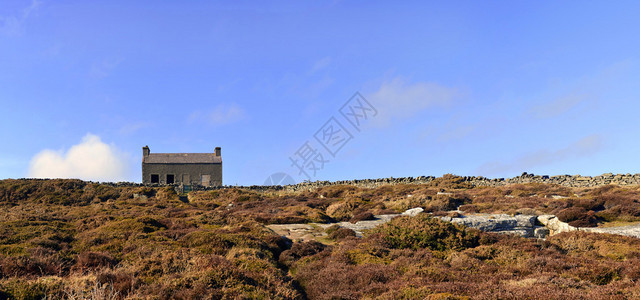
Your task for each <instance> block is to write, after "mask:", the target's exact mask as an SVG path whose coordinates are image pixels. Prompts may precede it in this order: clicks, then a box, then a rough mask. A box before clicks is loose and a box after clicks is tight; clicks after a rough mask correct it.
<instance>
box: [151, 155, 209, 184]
mask: <svg viewBox="0 0 640 300" xmlns="http://www.w3.org/2000/svg"><path fill="white" fill-rule="evenodd" d="M220 150H221V149H220V147H216V149H215V152H214V153H151V151H150V150H149V146H144V147H142V183H157V184H184V185H193V184H196V185H203V186H221V185H222V157H221V155H220Z"/></svg>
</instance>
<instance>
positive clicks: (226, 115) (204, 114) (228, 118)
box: [189, 103, 247, 126]
mask: <svg viewBox="0 0 640 300" xmlns="http://www.w3.org/2000/svg"><path fill="white" fill-rule="evenodd" d="M246 118H247V113H246V112H245V111H244V109H242V108H241V107H240V106H238V105H237V104H235V103H231V104H220V105H218V106H217V107H216V108H214V109H213V110H210V111H195V112H193V113H192V114H191V115H190V116H189V121H190V122H205V123H207V124H210V125H213V126H219V125H226V124H231V123H235V122H238V121H242V120H244V119H246Z"/></svg>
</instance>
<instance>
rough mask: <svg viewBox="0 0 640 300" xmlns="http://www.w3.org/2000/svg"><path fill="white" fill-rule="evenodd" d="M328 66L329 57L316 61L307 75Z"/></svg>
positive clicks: (329, 62)
mask: <svg viewBox="0 0 640 300" xmlns="http://www.w3.org/2000/svg"><path fill="white" fill-rule="evenodd" d="M329 64H331V57H328V56H327V57H325V58H323V59H320V60H318V61H316V62H315V63H314V64H313V67H312V68H311V70H310V71H309V75H311V74H314V73H316V72H318V71H320V70H323V69H325V68H326V67H327V66H329Z"/></svg>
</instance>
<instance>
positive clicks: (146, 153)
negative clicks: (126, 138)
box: [142, 146, 151, 157]
mask: <svg viewBox="0 0 640 300" xmlns="http://www.w3.org/2000/svg"><path fill="white" fill-rule="evenodd" d="M149 153H151V150H149V146H144V147H142V157H147V156H149Z"/></svg>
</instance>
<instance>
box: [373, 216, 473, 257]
mask: <svg viewBox="0 0 640 300" xmlns="http://www.w3.org/2000/svg"><path fill="white" fill-rule="evenodd" d="M368 234H369V235H370V236H374V237H375V238H378V239H380V240H381V241H382V242H383V243H384V244H385V245H386V246H388V247H390V248H394V249H413V250H417V249H421V248H428V249H431V250H436V251H447V250H463V249H466V248H470V247H475V246H477V245H478V240H479V234H478V233H477V232H476V231H474V230H470V229H467V228H464V227H462V226H460V225H457V224H452V223H449V222H444V221H440V220H439V219H436V218H431V217H429V216H427V215H418V216H416V217H398V218H395V219H393V220H391V222H389V223H386V224H383V225H381V226H379V227H377V228H374V229H372V230H371V231H369V233H368Z"/></svg>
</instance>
